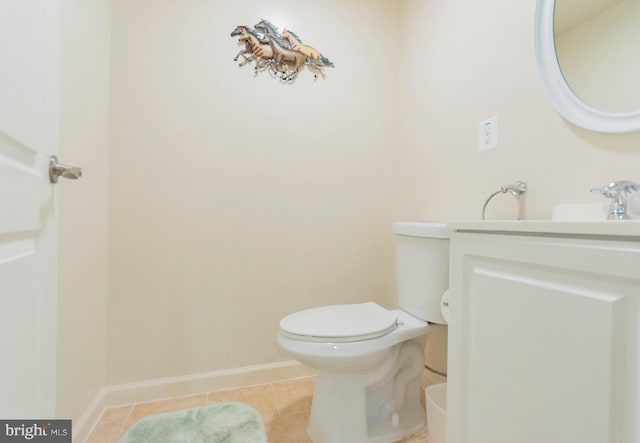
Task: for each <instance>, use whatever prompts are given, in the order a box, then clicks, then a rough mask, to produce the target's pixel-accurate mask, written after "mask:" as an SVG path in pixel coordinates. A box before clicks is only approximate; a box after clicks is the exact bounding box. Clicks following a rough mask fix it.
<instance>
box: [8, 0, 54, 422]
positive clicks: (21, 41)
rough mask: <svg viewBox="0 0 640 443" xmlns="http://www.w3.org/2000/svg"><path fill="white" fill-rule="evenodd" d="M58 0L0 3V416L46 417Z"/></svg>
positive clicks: (50, 408)
mask: <svg viewBox="0 0 640 443" xmlns="http://www.w3.org/2000/svg"><path fill="white" fill-rule="evenodd" d="M59 21H60V9H59V1H58V0H0V417H2V418H3V419H10V418H33V419H36V418H43V419H46V418H54V414H55V410H54V403H55V353H56V285H57V280H56V272H57V270H56V254H57V251H56V244H55V240H56V226H55V217H54V214H55V211H54V199H53V185H51V184H50V183H49V177H48V160H49V156H50V155H53V154H56V152H57V143H58V115H59V111H58V108H59V103H58V100H59V98H58V96H59V83H60V82H59Z"/></svg>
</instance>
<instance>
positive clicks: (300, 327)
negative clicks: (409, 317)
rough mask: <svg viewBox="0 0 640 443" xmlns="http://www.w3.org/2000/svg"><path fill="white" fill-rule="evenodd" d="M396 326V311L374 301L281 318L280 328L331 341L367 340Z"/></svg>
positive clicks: (302, 312)
mask: <svg viewBox="0 0 640 443" xmlns="http://www.w3.org/2000/svg"><path fill="white" fill-rule="evenodd" d="M395 328H396V315H395V313H393V312H391V311H387V310H386V309H384V308H383V307H381V306H379V305H377V304H376V303H373V302H368V303H360V304H349V305H332V306H322V307H319V308H313V309H307V310H304V311H300V312H296V313H294V314H291V315H288V316H286V317H285V318H283V319H282V320H280V329H281V330H282V331H283V332H284V333H286V334H289V335H296V336H304V338H305V339H306V340H314V338H315V339H317V340H318V341H332V342H345V341H357V340H367V339H371V338H375V337H380V336H382V335H385V334H388V333H389V332H391V331H393V330H394V329H395Z"/></svg>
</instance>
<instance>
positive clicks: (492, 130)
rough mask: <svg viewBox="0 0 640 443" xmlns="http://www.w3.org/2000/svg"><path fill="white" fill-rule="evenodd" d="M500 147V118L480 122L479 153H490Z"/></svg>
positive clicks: (494, 117) (495, 117)
mask: <svg viewBox="0 0 640 443" xmlns="http://www.w3.org/2000/svg"><path fill="white" fill-rule="evenodd" d="M497 147H498V116H497V115H496V116H493V117H491V118H490V119H487V120H484V121H481V122H480V125H479V126H478V151H480V152H483V151H489V150H490V149H495V148H497Z"/></svg>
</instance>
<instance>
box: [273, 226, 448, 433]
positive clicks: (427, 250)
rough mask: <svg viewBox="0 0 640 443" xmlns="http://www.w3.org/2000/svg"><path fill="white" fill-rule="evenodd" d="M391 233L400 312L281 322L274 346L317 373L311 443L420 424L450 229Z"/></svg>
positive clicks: (359, 308) (348, 307)
mask: <svg viewBox="0 0 640 443" xmlns="http://www.w3.org/2000/svg"><path fill="white" fill-rule="evenodd" d="M394 233H395V234H396V238H397V240H398V241H397V243H396V245H397V248H396V259H397V261H396V263H397V267H398V272H397V274H398V305H399V307H400V309H397V310H387V309H385V308H383V307H381V306H379V305H378V304H376V303H373V302H367V303H359V304H345V305H332V306H322V307H317V308H312V309H307V310H304V311H300V312H296V313H293V314H290V315H288V316H286V317H284V318H283V319H282V320H281V321H280V330H279V332H278V336H277V342H278V344H279V345H280V346H281V347H282V348H283V349H284V350H286V351H287V352H288V353H289V354H290V355H291V356H292V357H294V358H295V359H297V360H298V361H300V362H301V363H303V364H306V365H308V366H311V367H313V368H315V369H317V370H318V375H317V380H316V388H315V392H314V395H313V402H312V406H311V416H310V419H309V425H308V427H307V434H308V435H309V437H310V438H311V439H312V440H313V441H314V443H388V442H393V441H396V440H398V439H401V438H403V437H405V436H408V435H411V434H413V433H416V432H419V431H420V430H422V429H423V428H424V426H425V412H424V409H423V408H422V406H421V405H420V391H421V389H420V376H421V374H422V372H423V370H424V346H425V342H426V337H427V334H429V333H430V331H432V330H435V329H436V328H434V327H433V326H431V325H430V322H431V323H441V324H444V323H445V322H444V319H443V318H442V314H441V310H440V300H441V297H442V294H443V293H444V291H445V290H446V289H447V286H448V230H447V229H446V226H445V225H442V224H433V223H395V224H394ZM434 301H435V302H434ZM434 307H437V309H435V308H434Z"/></svg>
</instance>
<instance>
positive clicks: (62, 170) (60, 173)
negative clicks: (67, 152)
mask: <svg viewBox="0 0 640 443" xmlns="http://www.w3.org/2000/svg"><path fill="white" fill-rule="evenodd" d="M81 176H82V168H79V167H77V166H69V165H65V164H62V163H58V157H56V156H55V155H52V156H51V157H50V158H49V181H50V182H51V183H58V178H60V177H62V178H68V179H70V180H77V179H79V178H80V177H81Z"/></svg>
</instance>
